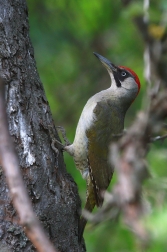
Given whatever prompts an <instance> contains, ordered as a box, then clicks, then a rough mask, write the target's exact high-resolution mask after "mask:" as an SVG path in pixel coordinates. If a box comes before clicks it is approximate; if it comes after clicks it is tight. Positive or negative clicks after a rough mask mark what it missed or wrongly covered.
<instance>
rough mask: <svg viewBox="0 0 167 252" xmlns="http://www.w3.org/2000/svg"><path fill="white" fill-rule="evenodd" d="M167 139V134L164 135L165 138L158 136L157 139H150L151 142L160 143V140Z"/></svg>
mask: <svg viewBox="0 0 167 252" xmlns="http://www.w3.org/2000/svg"><path fill="white" fill-rule="evenodd" d="M166 138H167V134H166V135H163V136H156V137H152V138H151V139H150V142H156V141H159V140H164V139H166Z"/></svg>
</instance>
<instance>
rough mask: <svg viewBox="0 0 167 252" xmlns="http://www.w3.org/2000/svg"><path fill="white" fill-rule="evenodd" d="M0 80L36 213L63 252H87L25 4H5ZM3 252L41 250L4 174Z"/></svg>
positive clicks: (0, 200) (0, 185) (0, 182)
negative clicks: (80, 241)
mask: <svg viewBox="0 0 167 252" xmlns="http://www.w3.org/2000/svg"><path fill="white" fill-rule="evenodd" d="M0 7H1V8H0V54H1V57H0V75H1V76H2V77H3V78H4V79H5V80H6V101H7V114H8V121H9V130H10V134H11V136H12V138H13V141H14V144H15V147H16V151H17V154H18V156H19V161H20V171H21V172H22V174H23V178H24V181H25V184H26V186H27V190H28V193H29V196H30V198H31V200H32V204H33V208H34V210H35V212H36V214H37V216H38V218H39V219H40V221H41V223H42V225H43V227H44V228H45V230H46V232H47V234H48V236H49V238H50V239H51V241H52V242H53V243H54V244H55V246H56V247H57V248H58V249H59V250H60V251H63V252H65V251H67V252H70V251H77V252H78V251H85V248H84V245H83V244H82V245H80V244H78V221H79V210H80V199H79V196H78V191H77V186H76V184H75V182H74V181H73V179H72V178H71V176H70V175H69V174H67V172H66V169H65V165H64V162H63V155H62V153H61V152H59V153H58V154H56V152H55V151H54V150H53V149H52V147H51V143H52V139H53V136H54V137H56V138H58V135H57V133H56V130H55V127H54V123H53V119H52V116H51V112H50V108H49V105H48V102H47V99H46V97H45V93H44V89H43V86H42V84H41V81H40V79H39V76H38V73H37V69H36V65H35V60H34V52H33V48H32V45H31V42H30V38H29V26H28V16H27V6H26V1H25V0H16V1H12V0H6V1H3V0H0ZM0 178H1V179H0V251H1V252H5V251H6V252H7V251H12V252H13V251H19V252H20V251H28V252H32V251H36V250H35V249H34V248H33V246H32V245H31V242H30V241H29V240H28V239H27V238H26V236H25V234H24V232H23V230H22V228H21V227H20V226H19V218H18V216H17V215H16V212H15V210H14V209H13V206H12V201H11V199H10V198H9V192H8V188H7V186H6V182H5V178H4V176H3V174H2V169H1V171H0Z"/></svg>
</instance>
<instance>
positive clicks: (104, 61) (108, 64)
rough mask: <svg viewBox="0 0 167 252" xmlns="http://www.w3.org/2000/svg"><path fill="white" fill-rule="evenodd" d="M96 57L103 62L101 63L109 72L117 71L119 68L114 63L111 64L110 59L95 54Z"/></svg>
mask: <svg viewBox="0 0 167 252" xmlns="http://www.w3.org/2000/svg"><path fill="white" fill-rule="evenodd" d="M94 55H95V56H96V57H97V58H98V59H99V60H100V61H101V63H102V64H103V65H104V66H105V68H106V69H107V70H108V71H109V72H113V71H114V72H115V71H117V67H116V66H115V65H114V64H113V63H111V62H110V61H109V60H108V59H106V58H104V57H103V56H101V55H100V54H98V53H95V52H94Z"/></svg>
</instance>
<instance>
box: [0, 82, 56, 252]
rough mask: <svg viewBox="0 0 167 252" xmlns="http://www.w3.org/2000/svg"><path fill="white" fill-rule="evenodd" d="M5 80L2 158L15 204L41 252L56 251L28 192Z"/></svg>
mask: <svg viewBox="0 0 167 252" xmlns="http://www.w3.org/2000/svg"><path fill="white" fill-rule="evenodd" d="M4 97H5V92H4V82H3V80H2V79H1V80H0V159H1V165H2V168H3V170H4V173H5V176H6V180H7V183H8V186H9V190H10V196H11V198H12V200H13V205H14V207H15V208H16V210H17V213H18V215H19V218H20V224H21V225H22V226H23V228H24V231H25V233H26V235H27V236H28V238H29V239H30V240H31V242H32V243H33V245H34V247H35V248H36V249H37V251H39V252H56V251H58V250H56V249H55V248H54V247H53V245H52V244H51V242H50V241H49V240H48V238H47V237H46V235H45V233H44V231H43V228H42V227H41V225H40V222H39V220H38V219H37V217H36V216H35V213H34V212H33V209H32V206H31V202H30V200H29V197H28V194H27V192H26V189H25V186H24V183H23V180H22V176H21V171H20V169H19V161H18V158H17V155H16V153H15V150H14V146H13V143H12V140H11V137H10V135H9V131H8V123H7V115H6V107H5V98H4Z"/></svg>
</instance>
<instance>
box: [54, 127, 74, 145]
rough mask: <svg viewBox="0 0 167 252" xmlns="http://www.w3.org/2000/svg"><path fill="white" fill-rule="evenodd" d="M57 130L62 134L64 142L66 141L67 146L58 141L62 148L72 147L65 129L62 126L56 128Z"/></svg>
mask: <svg viewBox="0 0 167 252" xmlns="http://www.w3.org/2000/svg"><path fill="white" fill-rule="evenodd" d="M56 129H58V130H60V132H61V135H62V137H63V140H64V143H65V145H63V144H62V143H60V142H59V141H57V142H58V144H60V145H61V146H64V147H66V146H68V145H70V144H71V143H70V141H69V140H68V139H67V136H66V131H65V129H64V128H63V127H62V126H56Z"/></svg>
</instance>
